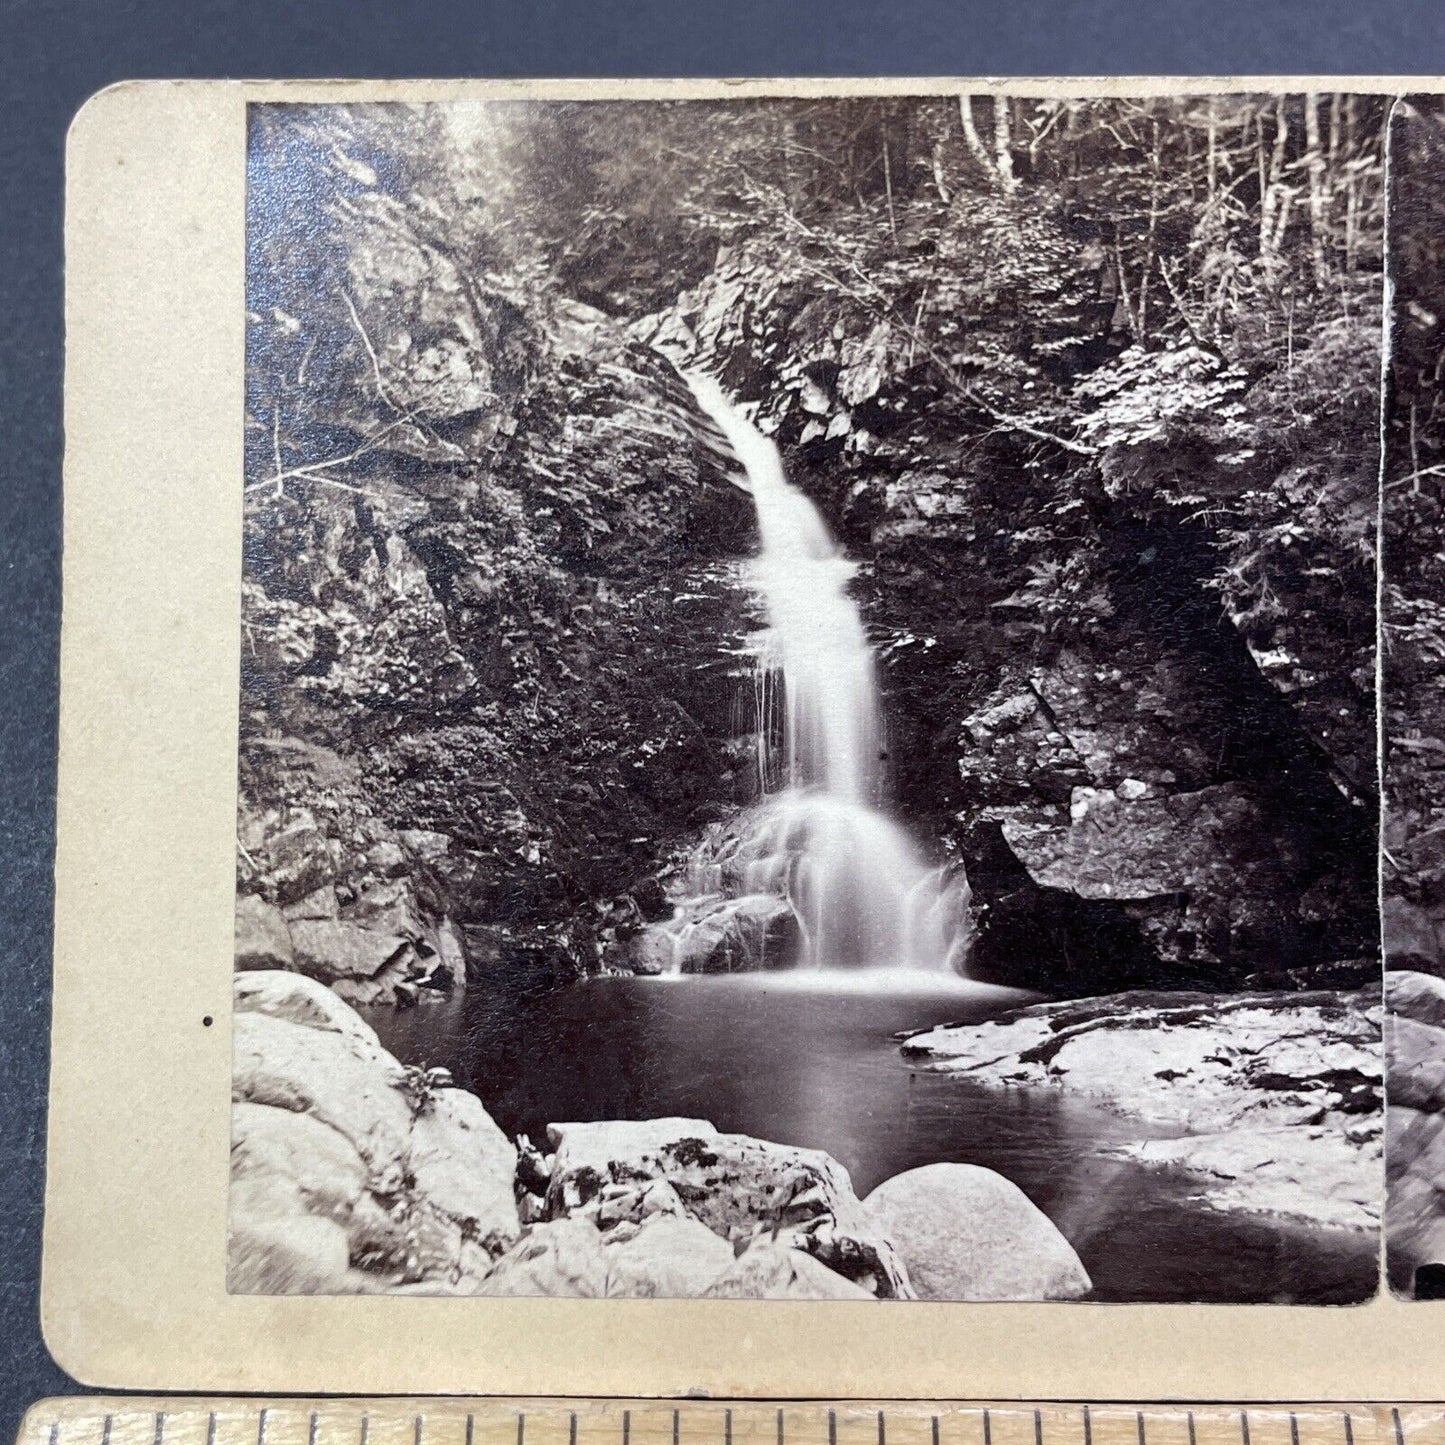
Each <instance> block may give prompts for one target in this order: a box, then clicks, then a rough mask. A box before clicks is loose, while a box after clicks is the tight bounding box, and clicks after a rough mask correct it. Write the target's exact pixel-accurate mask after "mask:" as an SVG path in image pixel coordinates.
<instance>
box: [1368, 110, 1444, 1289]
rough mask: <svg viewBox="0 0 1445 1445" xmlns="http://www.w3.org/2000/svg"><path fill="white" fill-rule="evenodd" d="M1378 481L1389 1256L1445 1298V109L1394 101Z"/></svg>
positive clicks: (1411, 1283) (1398, 1274)
mask: <svg viewBox="0 0 1445 1445" xmlns="http://www.w3.org/2000/svg"><path fill="white" fill-rule="evenodd" d="M1389 235H1390V243H1389V271H1390V279H1391V303H1392V304H1391V328H1390V337H1391V340H1390V375H1389V382H1390V384H1389V403H1388V408H1387V414H1386V428H1385V433H1384V437H1385V452H1386V464H1385V469H1384V473H1383V486H1382V490H1381V517H1382V520H1383V543H1384V545H1383V550H1382V554H1381V559H1380V562H1381V571H1382V573H1383V578H1382V580H1383V587H1382V590H1381V602H1382V616H1381V623H1382V627H1381V635H1382V639H1383V647H1382V650H1381V674H1380V678H1381V691H1382V706H1381V711H1382V714H1383V719H1384V727H1383V729H1382V742H1383V753H1384V758H1383V761H1384V777H1385V812H1384V825H1383V829H1382V838H1381V848H1380V869H1381V881H1382V892H1383V897H1384V907H1383V914H1384V939H1385V959H1386V968H1387V969H1388V972H1387V973H1386V974H1385V992H1386V999H1387V1002H1388V1007H1389V1012H1390V1022H1389V1046H1390V1047H1389V1079H1388V1094H1389V1129H1388V1135H1389V1147H1388V1166H1389V1184H1388V1203H1387V1209H1386V1263H1387V1273H1388V1277H1389V1284H1390V1287H1391V1288H1392V1289H1393V1290H1394V1291H1395V1292H1396V1293H1398V1294H1401V1295H1403V1296H1405V1297H1406V1298H1410V1299H1441V1298H1445V1195H1442V1187H1445V1133H1442V1128H1441V1126H1442V1123H1445V1117H1442V1116H1445V691H1442V684H1445V390H1442V387H1445V269H1442V268H1445V110H1442V108H1441V103H1440V97H1439V96H1429V95H1427V96H1412V97H1408V98H1407V99H1405V100H1403V101H1401V102H1399V103H1398V104H1396V106H1395V107H1394V112H1393V117H1392V122H1391V137H1390V227H1389Z"/></svg>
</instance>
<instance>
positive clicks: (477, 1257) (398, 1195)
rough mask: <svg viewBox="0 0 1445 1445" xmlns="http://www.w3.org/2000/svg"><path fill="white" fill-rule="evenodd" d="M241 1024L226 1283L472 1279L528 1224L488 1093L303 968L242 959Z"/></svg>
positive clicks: (442, 1283) (270, 1289)
mask: <svg viewBox="0 0 1445 1445" xmlns="http://www.w3.org/2000/svg"><path fill="white" fill-rule="evenodd" d="M234 1029H235V1059H234V1071H233V1081H232V1097H233V1110H234V1122H233V1136H232V1154H231V1176H232V1191H231V1228H230V1247H229V1277H230V1280H231V1287H232V1289H234V1290H237V1291H240V1292H247V1291H256V1292H264V1293H288V1292H312V1293H315V1292H348V1291H369V1290H387V1291H392V1290H397V1289H406V1290H410V1291H412V1292H416V1293H467V1292H470V1291H471V1290H473V1289H475V1288H476V1287H477V1285H478V1284H480V1282H481V1281H482V1279H483V1278H484V1276H485V1275H486V1274H487V1273H488V1272H489V1271H490V1269H491V1266H492V1262H493V1260H494V1259H495V1258H496V1257H497V1256H498V1255H500V1254H501V1253H503V1252H504V1251H505V1250H506V1249H507V1248H509V1247H510V1245H511V1244H512V1242H513V1241H514V1240H515V1239H516V1238H517V1236H518V1234H519V1232H520V1229H521V1222H520V1219H519V1218H518V1214H517V1206H516V1202H515V1196H514V1192H513V1191H514V1178H515V1173H516V1162H517V1153H516V1150H515V1148H514V1147H513V1146H512V1144H511V1142H510V1141H509V1140H508V1139H507V1138H506V1136H505V1135H503V1134H502V1132H501V1130H500V1129H498V1127H497V1126H496V1124H495V1123H494V1122H493V1121H492V1119H491V1118H490V1117H489V1116H488V1114H487V1112H486V1110H485V1109H484V1108H483V1107H482V1104H481V1102H480V1101H479V1100H478V1099H476V1098H475V1097H473V1096H472V1095H470V1094H467V1093H465V1092H463V1091H462V1090H459V1089H451V1088H446V1087H442V1086H440V1084H439V1082H438V1081H437V1080H436V1079H435V1078H434V1077H433V1076H429V1075H426V1074H424V1073H423V1072H422V1071H420V1070H416V1069H405V1068H403V1067H402V1066H401V1065H400V1064H399V1063H398V1062H397V1061H396V1059H394V1058H393V1057H392V1056H391V1055H390V1054H389V1053H387V1052H386V1051H385V1050H384V1049H383V1048H382V1047H381V1046H380V1044H379V1043H378V1042H377V1039H376V1035H375V1033H373V1031H372V1030H371V1029H370V1028H368V1027H367V1025H366V1024H365V1023H364V1022H363V1021H362V1020H361V1019H360V1018H359V1017H358V1016H357V1015H356V1013H355V1012H354V1011H353V1010H352V1009H350V1008H349V1007H348V1006H347V1005H346V1004H345V1003H343V1002H342V1001H341V1000H340V999H338V998H336V997H335V995H334V994H331V993H330V992H329V990H327V989H325V988H324V987H322V985H320V984H318V983H316V982H314V981H313V980H310V979H306V978H303V977H301V976H300V975H297V974H291V973H284V972H251V973H242V974H238V975H237V976H236V1014H235V1021H234ZM338 1240H339V1241H340V1244H339V1246H338Z"/></svg>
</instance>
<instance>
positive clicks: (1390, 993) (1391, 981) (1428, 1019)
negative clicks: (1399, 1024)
mask: <svg viewBox="0 0 1445 1445" xmlns="http://www.w3.org/2000/svg"><path fill="white" fill-rule="evenodd" d="M1385 1003H1386V1006H1387V1007H1388V1008H1389V1011H1390V1013H1391V1015H1392V1016H1393V1017H1395V1018H1397V1019H1400V1018H1406V1019H1413V1020H1414V1021H1415V1022H1416V1023H1421V1024H1429V1025H1430V1026H1431V1027H1432V1028H1441V1027H1445V979H1441V978H1436V977H1435V976H1434V975H1433V974H1428V973H1416V972H1413V971H1411V970H1405V969H1391V970H1390V972H1389V973H1387V974H1386V975H1385Z"/></svg>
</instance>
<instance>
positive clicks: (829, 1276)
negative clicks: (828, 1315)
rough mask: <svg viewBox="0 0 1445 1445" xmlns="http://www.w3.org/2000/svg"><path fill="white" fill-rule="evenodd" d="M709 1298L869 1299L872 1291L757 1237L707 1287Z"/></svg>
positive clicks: (810, 1258)
mask: <svg viewBox="0 0 1445 1445" xmlns="http://www.w3.org/2000/svg"><path fill="white" fill-rule="evenodd" d="M707 1294H708V1297H709V1298H711V1299H801V1300H834V1299H841V1300H871V1299H873V1298H874V1296H873V1295H872V1294H870V1293H869V1291H867V1290H866V1289H863V1288H862V1287H861V1286H859V1285H856V1284H854V1283H853V1282H852V1280H848V1279H844V1278H843V1276H842V1275H841V1274H837V1273H835V1272H834V1271H833V1270H831V1269H828V1268H827V1267H826V1266H824V1265H822V1264H820V1263H819V1262H818V1261H817V1260H816V1259H815V1258H814V1257H813V1256H812V1255H811V1254H806V1253H804V1251H803V1250H801V1249H791V1248H789V1247H788V1246H787V1245H784V1244H775V1243H773V1242H772V1241H771V1240H769V1239H766V1238H764V1239H760V1240H758V1242H757V1243H756V1244H754V1245H753V1246H752V1247H751V1248H749V1249H747V1250H744V1251H743V1253H742V1254H740V1255H739V1256H738V1257H737V1259H736V1260H734V1261H733V1263H732V1264H731V1265H730V1266H729V1267H728V1268H727V1269H725V1270H724V1271H723V1272H722V1273H721V1274H720V1275H719V1276H718V1277H717V1278H716V1279H715V1280H714V1281H713V1282H712V1284H711V1285H710V1286H709V1287H708V1290H707Z"/></svg>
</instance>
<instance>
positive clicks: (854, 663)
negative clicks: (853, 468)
mask: <svg viewBox="0 0 1445 1445" xmlns="http://www.w3.org/2000/svg"><path fill="white" fill-rule="evenodd" d="M688 384H689V386H691V388H692V391H693V394H694V395H695V396H696V398H697V401H698V405H699V406H700V407H701V408H702V410H703V411H704V412H705V413H706V414H707V415H708V416H709V417H710V418H711V419H712V421H713V422H714V423H715V425H716V426H717V427H718V428H719V430H720V431H721V432H722V433H723V435H724V436H725V437H726V438H727V440H728V442H729V444H730V445H731V447H732V450H733V453H734V454H735V455H736V456H737V458H738V460H739V461H740V462H741V463H742V465H743V469H744V471H745V472H746V473H747V478H748V483H749V485H750V487H751V490H752V494H753V501H754V505H755V506H756V508H757V515H758V534H759V539H760V542H761V547H760V551H759V555H758V557H757V559H756V560H755V562H754V564H753V583H754V585H755V587H756V588H757V590H758V593H759V595H760V596H761V597H762V599H763V602H764V604H765V607H766V611H767V620H768V626H767V630H766V632H765V633H764V634H763V636H762V638H761V639H760V641H759V645H758V649H757V656H756V676H755V694H756V696H757V698H758V722H757V727H758V736H759V776H760V778H761V780H762V787H763V790H764V797H763V800H762V801H761V802H760V803H759V805H758V806H757V808H756V809H755V810H754V812H753V814H752V816H751V818H750V820H749V828H748V833H747V836H746V838H745V840H744V844H743V848H742V858H743V863H744V868H745V875H746V882H747V886H748V887H749V889H751V890H754V891H756V892H763V893H767V892H771V893H781V894H783V895H784V896H786V897H787V898H788V900H789V901H790V903H791V904H792V907H793V910H794V912H795V913H796V914H797V917H798V920H799V923H800V924H801V926H802V931H803V956H802V958H801V959H800V960H799V961H800V963H801V964H802V965H803V966H805V967H811V968H839V967H850V968H867V967H886V968H902V969H910V970H916V971H926V972H943V973H950V972H951V973H958V972H961V971H962V967H963V962H964V958H965V955H966V953H967V949H968V945H969V942H970V933H971V928H970V918H969V901H970V900H969V891H968V882H967V880H966V878H965V877H964V874H963V870H962V869H961V868H958V869H955V870H953V871H951V872H949V871H945V870H943V869H938V868H930V867H928V865H927V864H926V863H925V862H924V860H923V858H922V857H921V855H920V853H919V850H918V849H917V847H916V846H915V844H914V843H913V840H912V839H911V838H910V837H909V836H908V834H907V833H906V832H905V831H904V830H903V829H902V828H901V827H899V826H898V824H897V823H895V822H894V821H893V820H892V819H890V818H888V817H887V816H886V815H885V814H884V813H883V812H882V811H880V804H881V803H882V800H883V799H882V794H883V769H882V768H881V766H880V764H881V761H882V735H883V728H882V709H881V707H880V704H879V698H878V685H877V678H876V675H875V664H874V657H873V651H872V648H871V647H870V646H869V644H868V637H867V633H866V632H865V631H864V628H863V620H862V618H861V616H860V615H859V612H858V607H857V604H856V603H855V602H854V601H853V599H852V597H850V596H849V594H848V584H849V582H850V581H851V579H852V577H853V575H854V572H855V570H856V569H855V567H854V565H853V563H851V562H850V561H849V560H848V559H847V558H846V557H845V556H844V555H843V554H842V552H841V551H840V550H839V548H838V546H837V544H836V543H835V542H834V541H833V538H832V536H831V534H830V533H829V531H828V527H827V524H826V523H825V522H824V521H823V519H822V517H821V516H820V515H819V513H818V509H817V508H816V507H815V506H814V505H813V504H812V502H811V501H809V500H808V498H807V497H806V496H804V495H803V493H802V492H801V491H799V490H798V489H797V488H796V487H795V486H793V485H792V484H791V483H790V482H789V481H788V478H787V475H786V473H785V472H784V470H783V462H782V458H781V456H780V455H779V453H778V449H777V447H776V446H775V445H774V444H773V443H772V442H771V441H770V440H769V439H768V438H767V437H765V436H764V435H763V434H762V433H761V432H760V431H759V430H758V429H757V428H756V427H755V426H753V424H752V423H751V422H750V421H749V420H748V419H747V418H746V417H745V416H743V415H742V413H741V412H739V411H738V410H737V409H736V408H735V407H734V406H732V404H731V403H730V402H729V401H728V399H727V398H726V397H725V396H724V395H723V393H722V390H721V389H720V388H719V386H718V385H717V383H716V382H715V381H713V380H712V379H711V378H709V377H698V376H690V377H689V378H688ZM779 682H781V689H779V687H778V683H779ZM779 690H781V693H782V702H783V727H782V752H781V757H776V756H774V748H773V745H772V742H771V738H772V731H773V728H772V722H773V719H772V712H773V704H772V699H773V698H774V697H775V696H776V694H777V693H778V691H779ZM775 780H776V781H777V782H778V783H779V784H780V787H779V789H778V791H776V792H771V793H770V792H769V791H768V790H769V788H770V786H771V785H772V784H773V782H774V781H775Z"/></svg>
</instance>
